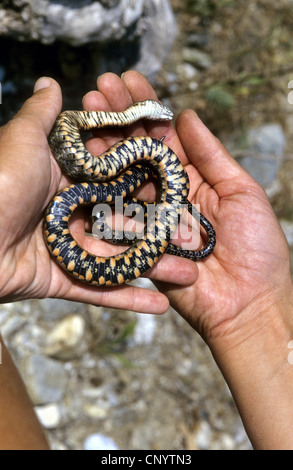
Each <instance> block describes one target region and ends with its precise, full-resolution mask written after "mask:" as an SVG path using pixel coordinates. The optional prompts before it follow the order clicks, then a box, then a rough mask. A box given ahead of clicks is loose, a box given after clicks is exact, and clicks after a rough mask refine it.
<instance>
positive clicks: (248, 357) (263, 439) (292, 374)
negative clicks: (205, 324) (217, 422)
mask: <svg viewBox="0 0 293 470" xmlns="http://www.w3.org/2000/svg"><path fill="white" fill-rule="evenodd" d="M239 322H241V328H234V330H233V331H231V332H230V334H229V335H227V334H226V335H225V336H224V337H222V338H221V346H220V341H219V337H218V338H217V340H216V341H215V342H214V343H213V341H211V349H212V351H213V353H214V356H215V359H216V361H217V363H218V365H219V367H220V369H221V371H222V373H223V375H224V377H225V379H226V381H227V383H228V385H229V388H230V390H231V392H232V394H233V397H234V399H235V402H236V405H237V407H238V409H239V412H240V415H241V416H242V419H243V422H244V425H245V427H246V430H247V432H248V435H249V437H250V439H251V441H252V443H253V445H254V446H255V447H256V448H263V449H272V448H274V449H280V448H290V449H292V448H293V438H292V432H291V429H292V425H293V413H292V405H291V403H292V394H293V363H292V362H293V361H292V356H293V354H291V355H290V352H291V351H293V348H292V349H290V341H293V295H292V287H291V289H290V291H288V292H287V294H286V296H285V295H283V296H278V295H277V296H276V295H272V294H270V296H268V297H267V298H266V299H264V298H262V299H257V300H256V301H255V302H253V304H251V305H250V306H249V307H247V308H246V309H245V311H243V312H242V319H241V320H239ZM291 344H292V343H291ZM290 358H291V360H290Z"/></svg>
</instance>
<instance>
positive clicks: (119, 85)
mask: <svg viewBox="0 0 293 470" xmlns="http://www.w3.org/2000/svg"><path fill="white" fill-rule="evenodd" d="M97 84H98V89H99V91H100V92H101V93H103V94H104V95H105V96H106V97H107V100H108V102H109V104H110V106H111V109H112V110H113V111H124V110H125V109H126V108H128V107H129V106H130V105H131V104H133V102H134V101H133V99H132V97H131V94H130V93H129V90H128V88H127V86H126V85H125V83H124V81H123V80H121V78H120V77H118V75H115V74H114V73H105V74H103V75H101V76H100V77H99V78H98V81H97ZM123 134H124V135H125V136H130V135H146V129H145V126H144V123H142V122H137V123H135V124H133V125H131V126H128V127H127V128H124V129H123Z"/></svg>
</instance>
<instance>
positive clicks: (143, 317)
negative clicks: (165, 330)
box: [133, 313, 157, 344]
mask: <svg viewBox="0 0 293 470" xmlns="http://www.w3.org/2000/svg"><path fill="white" fill-rule="evenodd" d="M156 327H157V324H156V317H155V316H154V315H148V314H145V313H139V314H137V323H136V325H135V330H134V334H133V340H134V342H135V344H150V343H151V342H152V341H153V339H154V336H155V333H156Z"/></svg>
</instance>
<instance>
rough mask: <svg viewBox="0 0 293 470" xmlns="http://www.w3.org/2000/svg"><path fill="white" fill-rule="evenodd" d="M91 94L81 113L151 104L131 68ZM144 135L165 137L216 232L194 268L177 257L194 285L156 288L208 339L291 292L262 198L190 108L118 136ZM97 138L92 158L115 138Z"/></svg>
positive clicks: (276, 229) (146, 87) (285, 260)
mask: <svg viewBox="0 0 293 470" xmlns="http://www.w3.org/2000/svg"><path fill="white" fill-rule="evenodd" d="M98 89H99V92H90V93H88V94H87V95H86V96H85V98H84V106H85V108H86V109H113V110H117V111H118V110H122V109H124V108H126V107H127V106H129V105H130V104H131V103H132V102H135V101H140V100H144V99H148V98H150V99H157V97H156V95H155V92H154V90H153V89H152V87H151V86H150V84H149V83H148V82H147V80H146V79H145V78H144V77H143V76H141V75H140V74H138V73H137V72H132V71H131V72H127V73H126V74H124V75H123V79H122V80H121V79H119V78H118V77H117V76H115V75H113V74H105V75H103V76H102V77H100V78H99V80H98ZM176 131H177V132H176ZM146 133H148V134H150V135H151V136H152V137H156V138H161V137H162V135H164V136H165V140H164V142H165V143H166V144H167V145H168V146H169V147H171V148H172V149H173V150H174V152H175V153H176V154H177V155H178V156H179V158H180V160H181V162H182V163H183V164H184V165H185V169H186V171H187V172H188V174H189V178H190V183H191V188H190V193H189V200H190V202H192V203H194V204H195V203H196V204H200V209H201V212H202V213H203V214H204V215H205V216H206V217H207V218H208V219H209V220H210V221H211V223H212V224H213V225H214V227H215V230H216V233H217V245H216V248H215V250H214V252H213V254H212V255H211V256H209V257H208V258H207V259H206V260H204V261H201V262H198V263H194V262H191V261H187V260H183V259H180V258H179V263H182V269H186V270H188V275H190V273H191V272H192V270H193V277H194V282H190V283H189V284H188V285H175V284H174V283H171V282H169V281H168V279H164V281H160V282H157V283H156V284H157V285H158V286H159V288H160V290H161V291H162V292H164V293H165V294H166V295H167V296H168V298H169V299H170V302H171V304H172V306H173V307H174V308H175V309H176V310H177V311H178V312H179V313H180V314H181V315H182V316H183V317H184V318H185V319H186V320H187V321H188V322H189V323H190V324H191V325H192V326H193V327H195V328H196V329H197V331H199V332H200V333H201V334H202V335H203V336H204V337H205V338H206V339H207V340H209V338H210V336H211V335H217V334H218V335H219V336H221V335H222V334H223V333H224V332H229V330H230V329H232V330H233V329H234V328H236V325H237V328H238V327H239V328H240V327H241V324H242V322H243V323H245V322H246V320H247V318H246V316H245V315H244V312H245V311H246V309H247V308H248V306H250V305H252V304H255V305H256V304H257V303H258V302H260V303H262V302H263V303H264V304H265V305H267V303H269V302H274V301H276V300H277V299H278V298H280V297H282V296H283V295H284V293H286V292H288V290H289V291H291V278H290V266H289V251H288V246H287V242H286V240H285V237H284V234H283V232H282V230H281V228H280V226H279V224H278V221H277V219H276V217H275V215H274V213H273V211H272V208H271V206H270V204H269V201H268V199H267V197H266V195H265V193H264V191H263V189H262V188H261V187H260V186H259V185H258V184H257V183H256V182H255V181H254V180H253V179H252V178H251V177H250V176H249V175H248V174H247V173H246V172H245V171H244V170H243V169H242V168H241V167H240V166H239V165H238V164H237V162H235V161H234V159H233V158H232V157H231V156H230V155H229V154H228V152H227V151H226V150H225V149H224V148H223V146H222V145H221V144H220V142H219V141H218V140H217V139H216V138H215V137H214V136H213V135H212V134H211V133H210V132H209V130H208V129H207V128H206V127H205V126H204V124H203V123H202V122H201V121H200V119H199V118H198V117H197V116H196V114H195V113H194V112H193V111H191V110H186V111H184V112H183V113H182V114H181V115H180V116H179V117H178V119H177V123H176V130H175V129H174V128H173V127H172V125H171V124H170V123H159V124H158V123H155V124H153V123H148V122H146V123H145V125H144V126H142V125H141V124H137V125H135V126H132V127H131V128H130V129H129V128H128V129H127V130H125V131H123V135H124V136H125V135H131V134H135V135H140V134H142V135H144V134H146ZM99 136H100V137H99V139H98V138H97V137H95V138H93V139H92V140H91V141H90V142H89V148H90V150H91V151H92V153H97V146H98V147H99V151H100V146H101V145H104V147H105V148H106V147H109V146H110V145H112V144H113V143H114V142H115V141H117V140H118V139H119V138H121V137H122V134H121V133H120V132H119V133H118V134H117V135H113V132H112V133H111V134H110V133H109V132H108V131H106V130H103V131H102V134H99ZM101 148H102V150H104V149H103V147H101ZM195 248H197V247H195ZM162 259H168V263H170V264H169V266H170V269H171V271H172V272H173V273H174V272H177V268H178V259H177V258H176V257H173V258H172V259H170V257H168V256H167V255H164V256H163V258H162ZM172 263H174V265H172ZM188 263H189V264H188ZM183 266H184V267H183Z"/></svg>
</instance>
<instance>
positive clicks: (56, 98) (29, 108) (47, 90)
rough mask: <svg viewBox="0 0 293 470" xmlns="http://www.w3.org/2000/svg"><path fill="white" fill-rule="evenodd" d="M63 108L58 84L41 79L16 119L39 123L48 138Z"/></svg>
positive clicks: (50, 79) (50, 80) (48, 79)
mask: <svg viewBox="0 0 293 470" xmlns="http://www.w3.org/2000/svg"><path fill="white" fill-rule="evenodd" d="M61 106H62V95H61V89H60V86H59V85H58V83H57V82H56V81H55V80H53V78H49V77H41V78H39V79H38V80H37V81H36V83H35V86H34V94H33V95H32V96H31V98H29V99H28V100H27V101H26V102H25V103H24V105H23V106H22V108H21V110H20V111H19V112H18V114H17V115H16V118H19V117H20V118H21V119H27V120H32V121H34V123H38V124H39V125H40V126H41V128H42V130H43V131H44V132H45V134H46V136H48V135H49V133H50V131H51V129H52V127H53V124H54V122H55V120H56V118H57V116H58V114H59V113H60V111H61Z"/></svg>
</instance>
